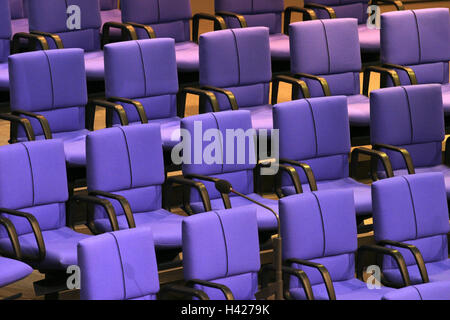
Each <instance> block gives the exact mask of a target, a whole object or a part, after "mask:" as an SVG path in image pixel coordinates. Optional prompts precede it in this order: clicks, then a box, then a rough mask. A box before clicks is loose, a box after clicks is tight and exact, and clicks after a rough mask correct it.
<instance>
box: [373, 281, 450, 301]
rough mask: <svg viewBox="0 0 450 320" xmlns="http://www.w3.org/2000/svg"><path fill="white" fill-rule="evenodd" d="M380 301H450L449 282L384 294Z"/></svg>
mask: <svg viewBox="0 0 450 320" xmlns="http://www.w3.org/2000/svg"><path fill="white" fill-rule="evenodd" d="M382 300H450V281H448V282H445V281H442V282H433V283H425V284H418V285H415V286H409V287H406V288H402V289H399V290H395V291H392V292H389V293H387V294H385V295H384V296H383V299H382Z"/></svg>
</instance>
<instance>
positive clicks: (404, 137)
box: [370, 84, 450, 197]
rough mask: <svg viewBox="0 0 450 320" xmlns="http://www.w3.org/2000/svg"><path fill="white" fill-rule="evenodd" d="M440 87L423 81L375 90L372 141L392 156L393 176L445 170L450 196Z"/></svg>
mask: <svg viewBox="0 0 450 320" xmlns="http://www.w3.org/2000/svg"><path fill="white" fill-rule="evenodd" d="M440 90H441V86H440V85H438V84H423V85H416V86H402V87H397V88H386V89H380V90H376V91H373V92H372V94H371V97H370V113H371V122H372V126H371V134H370V136H371V143H372V146H373V149H376V150H381V151H384V152H386V153H387V154H388V156H389V158H390V159H391V163H392V168H393V170H394V175H406V174H413V173H423V172H442V173H443V174H444V177H445V184H446V190H447V195H448V196H449V197H450V169H449V160H450V155H449V154H448V152H449V151H450V147H449V143H450V140H447V141H446V148H445V150H446V152H445V161H444V163H443V161H442V142H443V141H444V139H445V131H444V112H443V110H442V96H441V94H440Z"/></svg>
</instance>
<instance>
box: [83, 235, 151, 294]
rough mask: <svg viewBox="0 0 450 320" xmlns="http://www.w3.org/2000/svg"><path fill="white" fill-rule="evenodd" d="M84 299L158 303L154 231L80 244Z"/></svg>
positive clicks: (104, 238) (104, 237)
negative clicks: (151, 301)
mask: <svg viewBox="0 0 450 320" xmlns="http://www.w3.org/2000/svg"><path fill="white" fill-rule="evenodd" d="M78 263H79V265H80V269H81V273H82V277H81V292H80V293H81V299H82V300H155V299H156V293H158V291H159V278H158V266H157V263H156V254H155V246H154V243H153V236H152V231H151V230H150V228H148V227H147V228H145V227H144V228H139V229H129V230H121V231H117V232H110V233H105V234H101V235H98V236H96V237H91V238H89V239H85V240H82V241H80V242H79V243H78Z"/></svg>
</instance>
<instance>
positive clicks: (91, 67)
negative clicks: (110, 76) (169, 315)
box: [84, 51, 105, 81]
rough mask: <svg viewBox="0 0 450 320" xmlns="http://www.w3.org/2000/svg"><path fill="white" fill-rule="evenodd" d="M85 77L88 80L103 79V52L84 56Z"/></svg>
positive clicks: (93, 52) (88, 53) (87, 53)
mask: <svg viewBox="0 0 450 320" xmlns="http://www.w3.org/2000/svg"><path fill="white" fill-rule="evenodd" d="M84 62H85V66H86V77H87V79H88V80H94V81H100V80H103V79H104V78H105V64H104V61H103V51H92V52H86V53H85V54H84Z"/></svg>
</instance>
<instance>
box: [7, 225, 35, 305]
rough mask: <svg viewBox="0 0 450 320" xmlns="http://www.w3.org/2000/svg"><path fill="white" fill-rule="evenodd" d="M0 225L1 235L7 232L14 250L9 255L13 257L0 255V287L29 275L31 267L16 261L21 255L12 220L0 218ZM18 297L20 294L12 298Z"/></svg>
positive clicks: (31, 270)
mask: <svg viewBox="0 0 450 320" xmlns="http://www.w3.org/2000/svg"><path fill="white" fill-rule="evenodd" d="M0 226H1V227H2V228H0V232H1V234H2V236H3V237H4V235H5V233H6V234H7V236H8V237H9V240H10V241H11V246H12V248H13V252H14V254H13V255H12V256H11V258H14V259H11V258H7V257H1V256H0V270H1V271H0V288H2V287H5V286H7V285H10V284H11V283H14V282H17V281H19V280H21V279H23V278H25V277H27V276H29V275H30V274H31V272H33V269H32V268H31V267H30V266H29V265H27V264H25V263H23V262H21V261H18V260H20V259H21V258H22V256H21V251H20V244H19V239H18V237H17V231H16V228H15V227H14V225H13V224H12V222H11V221H10V220H9V219H5V218H0ZM3 229H4V230H3ZM18 297H20V294H19V295H16V296H14V297H12V298H18Z"/></svg>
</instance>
